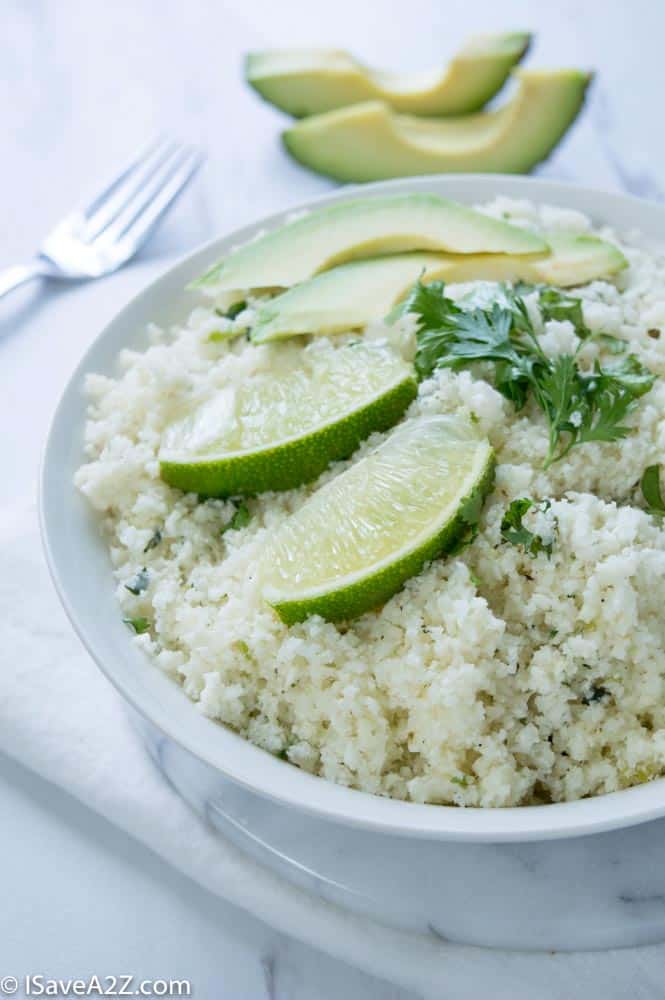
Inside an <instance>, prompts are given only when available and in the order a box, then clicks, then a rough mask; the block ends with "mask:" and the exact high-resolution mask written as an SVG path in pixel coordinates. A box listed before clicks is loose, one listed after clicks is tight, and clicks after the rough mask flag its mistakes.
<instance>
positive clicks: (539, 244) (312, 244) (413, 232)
mask: <svg viewBox="0 0 665 1000" xmlns="http://www.w3.org/2000/svg"><path fill="white" fill-rule="evenodd" d="M408 250H440V251H449V252H450V253H461V254H465V253H510V254H532V253H542V252H545V251H546V250H547V244H546V243H545V242H544V240H543V239H542V237H540V236H538V235H537V234H536V233H533V232H531V231H530V230H528V229H521V228H519V227H518V226H511V225H509V224H508V223H507V222H502V221H501V220H499V219H492V218H490V217H489V216H487V215H483V214H482V213H481V212H476V211H474V210H473V209H472V208H467V207H466V205H460V204H458V203H457V202H455V201H448V200H447V199H445V198H440V197H439V196H438V195H434V194H400V195H390V196H387V197H378V198H360V199H356V200H353V201H342V202H339V203H337V204H335V205H329V206H327V207H326V208H321V209H319V210H318V212H310V213H309V214H307V215H305V216H303V217H301V218H299V219H296V220H295V221H293V222H288V223H287V224H286V225H284V226H280V227H279V229H275V230H273V231H272V232H269V233H266V234H265V236H260V237H259V238H258V239H256V240H253V241H252V242H250V243H247V244H245V246H242V247H240V249H239V250H236V251H235V253H232V254H231V255H230V256H228V257H226V258H225V259H224V260H222V261H220V262H219V263H217V264H215V265H214V267H212V268H211V269H210V270H209V271H208V272H207V273H206V274H204V275H203V276H202V277H201V278H199V279H198V280H197V281H195V282H194V283H193V286H192V287H204V288H206V287H207V288H211V289H212V290H213V291H214V292H215V294H216V293H218V292H222V291H231V290H236V289H247V288H289V287H290V286H291V285H295V284H297V283H298V282H299V281H304V280H305V279H306V278H310V277H311V276H312V275H313V274H317V273H318V272H319V271H326V270H328V269H329V268H331V267H335V266H336V265H337V264H342V263H345V262H346V261H349V260H357V259H359V258H366V257H376V256H378V255H380V254H392V253H403V252H404V251H408Z"/></svg>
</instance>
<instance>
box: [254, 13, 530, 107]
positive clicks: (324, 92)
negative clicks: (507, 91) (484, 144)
mask: <svg viewBox="0 0 665 1000" xmlns="http://www.w3.org/2000/svg"><path fill="white" fill-rule="evenodd" d="M530 41H531V36H530V35H528V34H525V33H518V32H515V33H513V34H505V35H480V36H478V37H476V38H472V39H470V40H469V42H467V44H466V45H465V46H464V47H463V48H462V49H461V50H460V51H459V52H458V53H457V54H456V55H455V56H454V57H453V59H452V60H451V61H450V63H448V65H447V66H445V67H444V68H443V69H442V70H436V71H433V72H426V73H411V74H403V75H400V74H395V73H382V72H378V71H375V70H371V69H368V68H367V67H366V66H363V65H361V64H360V63H358V62H356V60H355V59H353V58H352V57H351V56H350V55H348V54H347V53H346V52H340V51H336V50H334V49H274V50H272V51H270V50H268V51H265V52H251V53H250V54H249V55H248V56H247V60H246V63H245V76H246V79H247V82H248V83H249V84H251V86H252V87H254V89H255V90H257V91H258V93H259V94H260V95H261V96H262V97H263V98H265V100H266V101H269V102H270V103H271V104H274V105H275V106H276V107H278V108H281V110H282V111H286V112H287V113H288V114H291V115H294V116H295V117H296V118H302V117H304V116H305V115H315V114H320V113H321V112H324V111H334V110H335V109H336V108H344V107H348V106H349V105H351V104H358V103H360V102H362V101H371V100H380V101H385V102H386V104H388V105H389V106H390V107H391V108H393V110H395V111H401V112H404V113H406V114H412V115H463V114H468V113H469V112H471V111H478V110H479V109H480V108H482V107H483V105H484V104H486V103H487V101H489V100H490V99H491V98H492V97H494V95H495V94H496V93H497V91H498V90H500V88H501V87H502V86H503V84H504V82H505V80H506V77H507V76H508V74H509V72H510V70H511V69H512V68H513V66H515V65H516V64H517V63H518V62H519V61H520V59H522V57H523V56H524V54H525V53H526V51H527V49H528V47H529V43H530Z"/></svg>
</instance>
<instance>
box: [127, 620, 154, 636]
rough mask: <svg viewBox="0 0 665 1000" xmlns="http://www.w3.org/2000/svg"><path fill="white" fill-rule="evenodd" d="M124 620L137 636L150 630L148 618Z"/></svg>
mask: <svg viewBox="0 0 665 1000" xmlns="http://www.w3.org/2000/svg"><path fill="white" fill-rule="evenodd" d="M122 620H123V623H124V624H125V625H128V626H129V628H131V629H132V631H133V632H134V633H135V634H136V635H143V633H144V632H147V631H148V629H149V628H150V622H149V621H148V619H147V618H123V619H122Z"/></svg>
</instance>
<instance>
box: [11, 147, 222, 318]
mask: <svg viewBox="0 0 665 1000" xmlns="http://www.w3.org/2000/svg"><path fill="white" fill-rule="evenodd" d="M202 162H203V154H202V152H201V151H200V150H198V149H197V148H196V147H194V146H185V145H182V144H181V143H178V142H174V141H173V140H169V139H157V140H156V141H154V142H152V143H150V145H149V146H147V147H146V148H144V149H143V150H141V151H140V152H139V153H138V154H137V155H136V156H135V157H134V158H133V159H132V160H131V162H130V163H128V164H127V166H126V167H125V168H124V169H123V170H122V171H121V172H120V173H119V174H117V175H116V176H115V177H114V178H112V179H111V180H110V181H109V182H107V183H106V184H105V185H104V187H103V188H102V189H101V190H100V191H98V192H97V194H96V195H94V197H93V198H92V199H91V200H90V201H89V202H88V203H87V204H86V205H83V206H82V207H81V208H78V209H76V210H75V211H73V212H71V213H70V214H69V215H67V216H65V218H64V219H62V221H61V222H59V223H58V224H57V225H56V227H55V228H54V229H53V230H52V231H51V232H50V233H49V234H48V236H47V237H46V239H45V240H44V242H43V243H42V245H41V247H40V248H39V250H38V252H37V254H36V255H35V257H34V259H33V260H32V261H30V263H29V264H25V265H23V266H19V267H10V268H7V270H5V271H0V298H1V297H2V296H3V295H5V294H6V293H7V292H10V291H11V290H12V289H13V288H18V286H19V285H22V284H24V282H26V281H31V280H32V279H33V278H56V279H60V280H64V281H80V280H81V279H83V278H100V277H102V275H105V274H110V273H111V272H112V271H116V270H117V269H118V268H119V267H122V265H123V264H125V263H126V262H127V261H128V260H129V259H130V258H131V257H133V256H134V254H135V253H136V251H137V250H138V249H139V247H140V246H141V245H142V244H143V243H144V242H145V240H146V239H147V238H148V237H149V236H150V234H151V232H152V230H153V229H154V228H155V226H156V225H157V223H158V222H159V221H160V219H161V217H162V216H163V215H164V213H165V212H166V211H167V209H168V208H169V207H170V205H171V204H172V202H173V201H174V200H175V198H177V197H178V195H179V194H180V192H181V191H182V190H183V188H184V187H185V185H186V184H187V183H188V181H189V180H191V178H192V177H193V176H194V174H195V173H196V171H197V170H198V168H199V166H200V165H201V163H202Z"/></svg>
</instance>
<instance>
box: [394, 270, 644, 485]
mask: <svg viewBox="0 0 665 1000" xmlns="http://www.w3.org/2000/svg"><path fill="white" fill-rule="evenodd" d="M557 296H558V297H557V298H556V299H554V298H553V297H552V296H550V297H548V298H547V299H546V307H547V308H548V309H549V315H550V316H553V310H554V312H556V313H557V314H558V315H560V316H563V315H564V314H566V318H567V319H571V321H574V322H576V323H582V324H583V319H581V316H582V313H581V306H580V308H579V309H578V305H577V304H576V303H579V300H573V299H572V298H571V297H568V296H564V295H563V294H562V293H557ZM502 299H503V302H504V303H505V304H500V303H498V302H495V303H493V305H492V306H491V308H481V307H476V308H473V309H462V308H461V307H460V306H459V305H458V304H457V303H456V302H454V301H453V300H452V299H450V298H448V297H447V296H446V294H445V286H444V284H443V282H441V281H435V282H432V283H431V284H429V285H423V284H422V282H418V283H417V284H416V285H415V286H414V288H413V290H412V292H411V294H410V296H409V298H408V299H407V302H406V307H405V311H408V312H411V313H414V314H415V315H416V317H417V329H416V342H417V350H416V356H415V366H416V370H417V372H418V374H419V375H420V376H421V378H425V377H427V376H428V375H431V374H432V372H433V371H434V370H435V369H436V368H451V369H453V370H455V371H457V370H460V369H462V368H468V367H469V366H471V365H474V364H476V363H477V362H485V363H489V364H490V365H491V366H492V367H493V370H494V382H495V385H496V388H497V389H498V391H499V392H500V393H502V395H504V396H505V397H506V398H507V399H509V400H511V402H512V403H513V405H514V406H515V409H517V410H520V409H522V407H523V406H524V405H525V403H526V402H527V399H529V398H532V399H534V400H535V402H536V404H537V405H538V407H539V408H540V410H542V412H543V413H544V415H545V417H546V419H547V424H548V432H549V448H548V452H547V457H546V459H545V468H548V467H549V466H550V465H551V464H552V463H553V462H558V461H560V460H561V459H562V458H564V457H565V456H566V455H567V454H568V452H569V451H570V450H571V448H574V447H575V446H577V445H581V444H586V443H587V442H590V441H617V440H620V439H621V438H624V437H626V435H627V434H629V433H630V428H629V427H627V426H626V425H625V424H624V422H623V421H624V420H625V418H626V416H627V415H628V414H629V413H630V412H631V410H632V409H633V408H634V407H635V405H636V403H637V400H638V399H639V398H640V397H641V396H643V395H644V394H645V393H647V392H648V391H649V390H650V389H651V387H652V385H653V383H654V381H655V376H654V375H652V374H651V372H650V371H648V370H647V369H646V368H645V367H644V366H643V365H642V364H641V363H640V362H639V361H638V359H637V358H636V357H635V356H634V355H628V356H626V357H625V358H623V359H622V360H621V362H620V363H617V364H615V365H613V366H612V367H602V366H601V365H600V364H599V363H598V362H596V364H595V366H594V368H593V369H592V370H591V371H583V370H582V369H581V368H580V366H579V363H578V359H577V354H575V355H570V354H562V355H559V356H558V357H556V358H550V357H548V356H547V355H546V354H545V352H544V351H543V350H542V348H541V346H540V344H539V342H538V336H537V334H536V332H535V330H534V328H533V324H532V322H531V319H530V317H529V312H528V309H527V306H526V303H525V301H524V298H523V297H522V295H521V294H519V289H517V290H510V291H509V292H508V293H507V292H506V290H504V293H503V296H502ZM576 332H577V333H578V335H579V336H580V337H581V339H584V337H585V336H588V335H589V333H590V331H588V330H587V328H586V327H583V326H577V327H576Z"/></svg>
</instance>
